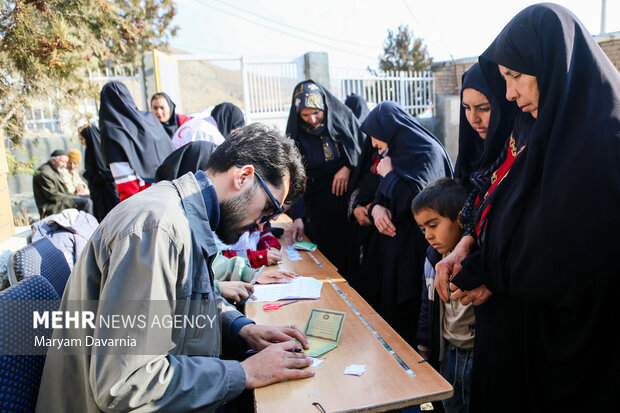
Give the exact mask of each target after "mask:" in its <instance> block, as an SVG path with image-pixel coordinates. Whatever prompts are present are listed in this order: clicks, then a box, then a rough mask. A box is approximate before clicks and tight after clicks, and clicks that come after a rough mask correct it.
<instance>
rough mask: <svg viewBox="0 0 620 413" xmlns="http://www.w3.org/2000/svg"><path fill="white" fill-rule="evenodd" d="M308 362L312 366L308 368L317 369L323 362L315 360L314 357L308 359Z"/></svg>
mask: <svg viewBox="0 0 620 413" xmlns="http://www.w3.org/2000/svg"><path fill="white" fill-rule="evenodd" d="M310 360H312V364H311V365H310V367H319V366H320V365H321V364H323V361H324V360H321V359H317V358H314V357H310Z"/></svg>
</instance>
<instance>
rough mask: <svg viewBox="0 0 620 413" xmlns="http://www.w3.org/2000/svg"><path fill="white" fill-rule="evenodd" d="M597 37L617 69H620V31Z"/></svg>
mask: <svg viewBox="0 0 620 413" xmlns="http://www.w3.org/2000/svg"><path fill="white" fill-rule="evenodd" d="M595 39H596V41H597V42H598V44H599V46H601V49H603V51H604V52H605V54H606V55H607V57H609V60H611V62H612V63H613V64H614V66H615V67H616V69H617V70H618V71H620V32H615V33H607V34H603V35H600V36H595Z"/></svg>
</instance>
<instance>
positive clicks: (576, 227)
mask: <svg viewBox="0 0 620 413" xmlns="http://www.w3.org/2000/svg"><path fill="white" fill-rule="evenodd" d="M480 66H481V68H482V71H483V73H484V76H485V78H486V79H487V81H488V84H489V88H490V89H491V91H492V93H493V94H494V96H495V97H496V98H498V99H499V98H505V99H508V100H510V101H513V102H514V103H515V104H516V105H517V106H518V107H519V108H520V109H521V111H522V112H523V115H525V116H528V117H529V118H530V119H532V120H533V124H532V125H531V127H530V128H529V129H527V133H526V135H525V139H519V136H516V137H515V136H513V137H511V138H510V141H509V142H510V145H509V146H508V148H507V152H506V154H505V156H504V161H503V163H502V164H501V165H500V167H499V168H498V169H497V170H496V171H495V173H494V174H493V177H492V183H491V185H490V187H489V189H488V190H486V191H485V192H481V195H480V197H479V199H478V201H479V202H480V206H479V208H478V213H477V216H476V221H477V222H476V236H477V245H478V246H479V248H480V254H481V262H482V269H483V271H482V272H480V273H478V274H476V273H475V272H472V271H461V272H460V273H458V274H456V275H455V276H454V278H453V280H452V282H453V284H450V285H449V287H450V289H451V290H452V291H453V293H452V299H461V298H462V300H463V301H465V302H467V301H473V302H474V304H478V305H480V304H481V303H484V302H485V300H486V299H488V300H489V301H488V302H490V301H491V300H495V308H497V309H500V310H502V309H509V310H510V311H504V312H503V313H502V323H501V324H500V323H495V324H493V325H491V326H492V327H493V328H492V329H487V330H486V333H487V337H486V338H485V342H486V344H487V346H486V347H485V350H486V351H478V350H479V347H478V343H476V345H475V347H474V370H473V375H472V393H471V409H472V411H475V412H497V411H502V412H513V411H514V412H517V411H518V412H521V411H529V412H539V411H540V412H549V411H596V412H599V411H601V412H602V411H605V412H611V411H614V412H615V411H620V393H619V392H618V391H617V385H618V382H619V381H620V373H619V372H620V353H619V352H618V351H616V350H614V348H615V344H616V343H617V342H618V332H617V324H618V322H617V317H616V313H617V311H616V307H617V305H616V301H617V292H618V290H619V287H620V273H619V271H618V269H617V266H616V265H615V263H616V261H617V260H616V257H617V255H618V245H619V241H620V236H619V234H620V213H619V212H618V211H620V167H619V166H618V165H620V132H619V131H620V105H619V104H618V102H620V75H619V74H618V71H617V70H616V68H614V66H613V64H612V63H611V62H610V61H609V59H608V58H607V57H606V56H605V54H604V53H603V51H602V50H601V48H600V46H599V45H598V44H597V43H596V41H595V40H594V39H593V38H592V35H591V34H590V33H588V32H587V30H586V29H585V27H584V26H583V24H582V23H581V22H580V21H579V20H577V18H576V17H575V16H574V15H573V14H572V13H570V12H569V11H568V10H566V9H565V8H563V7H561V6H558V5H554V4H551V3H548V4H539V5H534V6H530V7H528V8H526V9H525V10H523V11H522V12H520V13H519V14H518V15H517V16H515V17H514V18H513V19H512V21H511V22H510V23H508V25H507V26H506V27H505V28H504V29H503V30H502V32H501V33H500V34H499V36H498V37H497V38H496V39H495V41H494V42H493V43H492V44H491V46H489V48H488V49H487V50H486V51H485V52H484V53H483V54H482V55H481V56H480ZM518 121H519V118H517V121H516V124H515V130H516V129H517V124H518ZM449 258H450V257H447V258H446V260H447V259H449ZM468 258H469V257H468ZM440 264H441V263H440ZM440 264H438V266H439V265H440ZM466 264H467V262H466V261H463V265H464V267H465V268H467V265H466ZM436 286H437V290H438V292H439V293H440V295H441V294H443V296H442V297H445V298H447V291H443V292H442V291H441V290H442V289H444V288H446V287H448V281H447V277H444V276H443V275H442V276H440V271H439V270H438V271H437V282H436ZM457 287H459V288H460V289H457ZM489 297H490V298H489ZM498 304H501V306H500V305H498ZM507 337H510V338H511V343H509V346H508V347H507V346H504V345H502V344H503V343H507ZM498 343H499V344H498ZM610 344H611V347H610Z"/></svg>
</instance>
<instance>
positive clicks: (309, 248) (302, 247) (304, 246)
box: [293, 241, 316, 251]
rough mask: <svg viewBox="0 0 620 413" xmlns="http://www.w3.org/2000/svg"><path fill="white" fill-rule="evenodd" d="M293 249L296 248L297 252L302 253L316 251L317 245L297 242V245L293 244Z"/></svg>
mask: <svg viewBox="0 0 620 413" xmlns="http://www.w3.org/2000/svg"><path fill="white" fill-rule="evenodd" d="M293 248H295V249H296V250H302V251H314V250H315V249H316V244H313V243H311V242H308V241H297V242H296V243H294V244H293Z"/></svg>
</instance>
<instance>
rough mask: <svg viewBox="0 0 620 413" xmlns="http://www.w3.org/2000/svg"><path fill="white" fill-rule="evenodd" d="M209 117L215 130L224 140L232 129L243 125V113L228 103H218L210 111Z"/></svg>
mask: <svg viewBox="0 0 620 413" xmlns="http://www.w3.org/2000/svg"><path fill="white" fill-rule="evenodd" d="M211 116H212V117H213V119H214V120H215V123H216V124H217V129H218V130H219V131H220V133H221V134H222V136H223V137H224V138H226V137H228V135H230V132H231V131H232V130H233V129H237V128H240V127H242V126H244V125H245V118H244V117H243V112H242V111H241V109H239V108H238V107H237V106H235V105H233V104H232V103H229V102H224V103H220V104H219V105H217V106H215V107H214V108H213V110H212V111H211Z"/></svg>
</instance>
